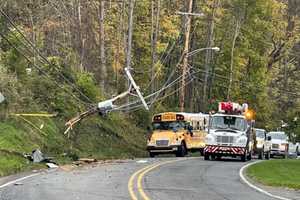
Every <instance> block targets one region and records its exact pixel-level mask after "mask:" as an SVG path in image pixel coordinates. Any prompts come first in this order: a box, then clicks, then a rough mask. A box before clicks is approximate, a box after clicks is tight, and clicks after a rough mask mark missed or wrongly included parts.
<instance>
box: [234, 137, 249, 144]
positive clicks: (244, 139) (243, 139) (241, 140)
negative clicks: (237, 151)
mask: <svg viewBox="0 0 300 200" xmlns="http://www.w3.org/2000/svg"><path fill="white" fill-rule="evenodd" d="M236 143H238V144H245V143H247V138H246V137H244V136H242V137H239V138H238V139H237V141H236Z"/></svg>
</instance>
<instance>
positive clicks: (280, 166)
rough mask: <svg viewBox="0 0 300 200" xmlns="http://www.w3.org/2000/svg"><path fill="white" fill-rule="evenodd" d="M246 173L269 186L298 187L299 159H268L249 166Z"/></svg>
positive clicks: (299, 176)
mask: <svg viewBox="0 0 300 200" xmlns="http://www.w3.org/2000/svg"><path fill="white" fill-rule="evenodd" d="M246 173H247V175H248V176H249V177H250V178H252V179H254V180H256V181H258V182H259V183H262V184H264V185H269V186H279V187H288V188H293V189H300V160H285V159H282V160H269V161H264V162H260V163H256V164H254V165H252V166H250V167H249V168H248V169H247V171H246Z"/></svg>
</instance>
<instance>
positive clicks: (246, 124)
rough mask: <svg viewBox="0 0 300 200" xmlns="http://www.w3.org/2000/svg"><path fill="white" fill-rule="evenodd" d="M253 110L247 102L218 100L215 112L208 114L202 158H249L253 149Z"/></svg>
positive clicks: (244, 159)
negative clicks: (217, 108) (217, 107)
mask: <svg viewBox="0 0 300 200" xmlns="http://www.w3.org/2000/svg"><path fill="white" fill-rule="evenodd" d="M253 115H254V112H253V111H251V110H249V109H248V105H247V104H243V105H242V106H241V105H240V104H238V103H233V102H220V103H219V110H218V112H217V113H216V114H210V117H209V127H208V134H207V136H206V138H205V143H206V145H205V149H204V159H205V160H209V159H210V158H211V159H214V158H216V157H217V158H221V157H223V156H230V157H240V158H241V160H242V161H247V160H251V156H252V151H253V139H254V138H253V125H254V120H253Z"/></svg>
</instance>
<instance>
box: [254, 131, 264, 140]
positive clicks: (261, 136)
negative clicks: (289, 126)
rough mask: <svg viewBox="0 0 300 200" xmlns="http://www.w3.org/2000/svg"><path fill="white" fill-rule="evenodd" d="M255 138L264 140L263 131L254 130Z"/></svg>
mask: <svg viewBox="0 0 300 200" xmlns="http://www.w3.org/2000/svg"><path fill="white" fill-rule="evenodd" d="M256 137H259V138H265V132H264V131H263V130H256Z"/></svg>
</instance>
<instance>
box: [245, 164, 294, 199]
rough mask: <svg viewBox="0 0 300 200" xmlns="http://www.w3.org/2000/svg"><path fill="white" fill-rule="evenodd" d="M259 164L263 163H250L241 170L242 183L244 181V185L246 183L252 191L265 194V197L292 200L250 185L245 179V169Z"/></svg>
mask: <svg viewBox="0 0 300 200" xmlns="http://www.w3.org/2000/svg"><path fill="white" fill-rule="evenodd" d="M259 162H261V161H260V160H259V161H256V162H252V163H249V164H247V165H244V166H243V167H242V168H241V169H240V178H241V179H242V181H243V182H244V183H246V184H247V185H248V186H249V187H251V188H252V189H254V190H256V191H258V192H261V193H263V194H265V195H267V196H270V197H272V198H276V199H280V200H292V199H288V198H285V197H281V196H277V195H273V194H271V193H269V192H267V191H265V190H263V189H261V188H259V187H257V186H255V185H253V184H252V183H250V182H249V181H248V180H247V179H246V178H245V176H244V171H245V169H246V168H247V167H249V166H251V165H254V164H256V163H259Z"/></svg>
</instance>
